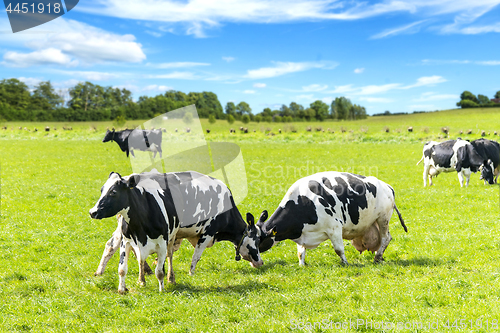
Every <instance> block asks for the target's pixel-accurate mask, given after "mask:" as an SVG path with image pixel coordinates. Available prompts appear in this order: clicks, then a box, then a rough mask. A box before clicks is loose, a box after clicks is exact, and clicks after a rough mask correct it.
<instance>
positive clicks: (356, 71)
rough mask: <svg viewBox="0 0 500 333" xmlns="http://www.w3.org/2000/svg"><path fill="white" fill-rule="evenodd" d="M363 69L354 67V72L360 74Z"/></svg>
mask: <svg viewBox="0 0 500 333" xmlns="http://www.w3.org/2000/svg"><path fill="white" fill-rule="evenodd" d="M364 71H365V69H364V68H356V69H355V70H354V73H356V74H361V73H363V72H364Z"/></svg>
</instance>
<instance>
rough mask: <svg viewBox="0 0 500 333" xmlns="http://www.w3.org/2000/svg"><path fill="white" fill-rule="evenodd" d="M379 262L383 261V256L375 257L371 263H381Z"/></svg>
mask: <svg viewBox="0 0 500 333" xmlns="http://www.w3.org/2000/svg"><path fill="white" fill-rule="evenodd" d="M381 262H384V258H383V257H375V259H373V263H374V264H378V263H381Z"/></svg>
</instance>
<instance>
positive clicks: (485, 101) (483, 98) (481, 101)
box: [477, 94, 490, 105]
mask: <svg viewBox="0 0 500 333" xmlns="http://www.w3.org/2000/svg"><path fill="white" fill-rule="evenodd" d="M477 100H478V102H479V105H486V104H488V103H489V102H490V99H489V98H488V97H487V96H484V95H481V94H479V95H477Z"/></svg>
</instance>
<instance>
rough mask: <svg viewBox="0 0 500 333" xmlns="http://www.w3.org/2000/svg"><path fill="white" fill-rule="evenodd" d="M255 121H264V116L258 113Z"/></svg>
mask: <svg viewBox="0 0 500 333" xmlns="http://www.w3.org/2000/svg"><path fill="white" fill-rule="evenodd" d="M254 120H255V122H257V123H260V122H261V121H262V116H261V115H256V116H255V118H254Z"/></svg>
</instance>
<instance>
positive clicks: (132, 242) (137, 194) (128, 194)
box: [89, 171, 262, 293]
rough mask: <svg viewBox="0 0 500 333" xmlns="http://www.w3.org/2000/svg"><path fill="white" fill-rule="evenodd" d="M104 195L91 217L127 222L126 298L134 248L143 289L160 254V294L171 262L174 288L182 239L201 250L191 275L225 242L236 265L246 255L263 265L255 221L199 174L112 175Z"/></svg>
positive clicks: (220, 186)
mask: <svg viewBox="0 0 500 333" xmlns="http://www.w3.org/2000/svg"><path fill="white" fill-rule="evenodd" d="M101 193H102V194H101V197H100V198H99V200H98V201H97V203H96V204H95V206H94V207H93V208H92V209H91V210H90V211H89V213H90V216H91V217H92V218H94V219H102V218H106V217H111V216H114V215H116V214H121V215H122V216H123V218H124V221H125V222H126V223H122V229H121V234H122V235H121V236H122V241H121V242H120V265H119V275H120V283H119V287H118V291H119V292H120V293H123V292H125V291H126V287H125V276H126V274H127V260H128V254H129V252H130V250H131V248H133V249H134V250H135V253H136V254H137V258H138V261H139V274H140V275H139V283H140V284H144V283H145V280H144V262H145V260H146V258H147V257H148V256H149V255H150V254H151V253H153V252H156V253H157V254H158V265H157V267H156V271H155V273H156V277H157V278H158V281H159V285H160V291H162V290H163V278H164V275H165V270H164V263H165V259H166V258H168V263H169V268H168V275H167V277H168V281H169V282H172V283H174V282H175V277H174V272H173V268H172V255H173V252H174V250H175V248H174V245H175V244H174V242H175V241H176V239H177V240H180V239H182V238H187V239H188V240H189V241H190V242H191V244H193V245H194V246H195V253H194V255H193V261H192V263H191V270H190V272H191V273H194V269H195V266H196V263H197V262H198V260H199V259H200V257H201V254H202V252H203V250H204V249H205V248H206V247H210V246H212V245H213V244H214V242H216V241H221V240H229V241H231V242H232V243H233V244H234V245H235V248H236V253H237V258H236V259H238V258H239V255H240V254H241V256H242V257H243V258H244V259H246V260H249V261H250V262H251V264H252V266H254V267H258V266H260V265H262V260H261V259H260V254H259V251H258V248H257V246H258V241H259V237H260V231H259V229H257V228H256V227H255V226H254V225H253V223H252V221H253V220H251V221H250V222H251V224H250V226H248V227H247V225H246V224H245V222H244V221H243V219H242V217H241V215H240V214H239V212H238V210H237V208H236V205H235V204H234V200H233V198H232V195H231V192H230V191H229V189H228V188H227V187H226V186H225V185H224V183H222V182H221V181H219V180H217V179H214V178H211V177H209V176H205V175H202V174H200V173H197V172H193V171H190V172H177V173H167V174H160V173H158V172H155V171H153V172H147V173H141V174H133V175H130V176H128V177H121V176H120V175H119V174H117V173H114V172H112V173H111V174H110V176H109V179H108V180H107V182H106V183H105V184H104V186H103V188H102V191H101ZM115 233H116V231H115ZM114 236H116V235H114ZM112 239H113V237H112ZM110 241H111V240H110ZM179 243H180V242H178V243H177V244H179ZM108 244H109V242H108ZM113 244H114V243H113ZM107 246H108V245H107ZM115 246H116V245H115ZM105 252H106V251H105Z"/></svg>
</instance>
